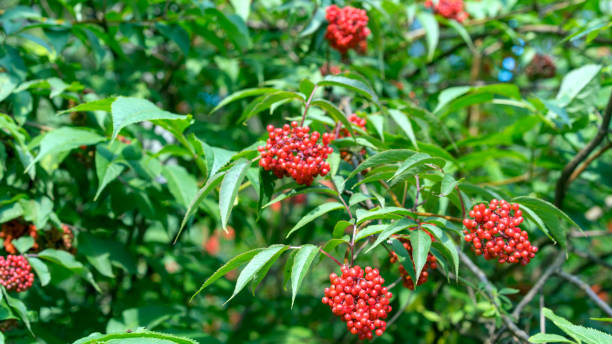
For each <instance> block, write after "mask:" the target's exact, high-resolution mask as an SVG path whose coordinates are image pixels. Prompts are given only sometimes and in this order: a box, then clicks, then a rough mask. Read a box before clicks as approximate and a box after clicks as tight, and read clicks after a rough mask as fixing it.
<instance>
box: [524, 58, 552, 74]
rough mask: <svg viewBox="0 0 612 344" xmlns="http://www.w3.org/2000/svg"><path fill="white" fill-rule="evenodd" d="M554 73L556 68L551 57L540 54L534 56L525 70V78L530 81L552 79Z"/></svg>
mask: <svg viewBox="0 0 612 344" xmlns="http://www.w3.org/2000/svg"><path fill="white" fill-rule="evenodd" d="M556 71H557V67H556V66H555V62H554V61H553V59H552V57H550V56H548V55H542V54H536V55H535V56H534V57H533V59H532V60H531V62H529V65H527V68H525V73H526V74H527V77H529V79H532V80H535V79H548V78H552V77H553V76H555V73H556Z"/></svg>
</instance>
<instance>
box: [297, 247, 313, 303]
mask: <svg viewBox="0 0 612 344" xmlns="http://www.w3.org/2000/svg"><path fill="white" fill-rule="evenodd" d="M318 253H319V247H317V246H314V245H304V246H302V248H300V249H299V250H298V251H297V253H296V254H295V258H294V259H293V266H292V268H291V292H292V296H291V308H293V303H294V302H295V297H296V295H297V292H298V290H299V288H300V285H301V284H302V281H303V280H304V277H305V276H306V273H308V269H309V268H310V265H311V264H312V261H313V260H314V259H315V258H316V256H317V254H318Z"/></svg>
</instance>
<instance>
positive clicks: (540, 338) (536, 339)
mask: <svg viewBox="0 0 612 344" xmlns="http://www.w3.org/2000/svg"><path fill="white" fill-rule="evenodd" d="M529 342H530V343H574V342H573V341H571V340H569V339H567V338H565V337H563V336H560V335H558V334H552V333H538V334H536V335H533V336H531V337H529Z"/></svg>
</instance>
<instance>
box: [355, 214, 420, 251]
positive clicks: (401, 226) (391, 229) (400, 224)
mask: <svg viewBox="0 0 612 344" xmlns="http://www.w3.org/2000/svg"><path fill="white" fill-rule="evenodd" d="M416 225H417V223H416V222H414V220H412V219H408V218H404V219H401V220H399V221H395V222H393V223H392V224H390V225H389V226H387V228H386V229H385V230H384V231H382V233H380V234H379V235H378V238H377V239H376V241H375V242H374V243H373V244H372V245H371V246H370V247H369V248H368V249H367V250H366V251H365V253H368V252H370V251H372V250H373V249H374V248H375V247H376V246H378V245H380V243H382V242H383V241H385V240H387V239H388V238H389V237H390V236H391V235H393V234H396V233H398V232H401V231H403V230H405V229H407V228H410V227H413V226H416Z"/></svg>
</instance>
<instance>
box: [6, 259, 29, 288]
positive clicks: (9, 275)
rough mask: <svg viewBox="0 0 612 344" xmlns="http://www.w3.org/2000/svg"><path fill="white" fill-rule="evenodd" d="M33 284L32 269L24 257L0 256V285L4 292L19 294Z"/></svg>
mask: <svg viewBox="0 0 612 344" xmlns="http://www.w3.org/2000/svg"><path fill="white" fill-rule="evenodd" d="M33 282H34V274H33V273H32V267H31V266H30V263H29V262H28V260H27V259H26V258H25V257H24V256H13V255H8V256H7V257H6V258H5V257H1V256H0V284H1V285H2V286H3V287H4V288H6V290H8V291H11V290H15V291H16V292H18V293H20V292H22V291H26V290H28V289H30V288H31V287H32V283H33Z"/></svg>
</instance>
